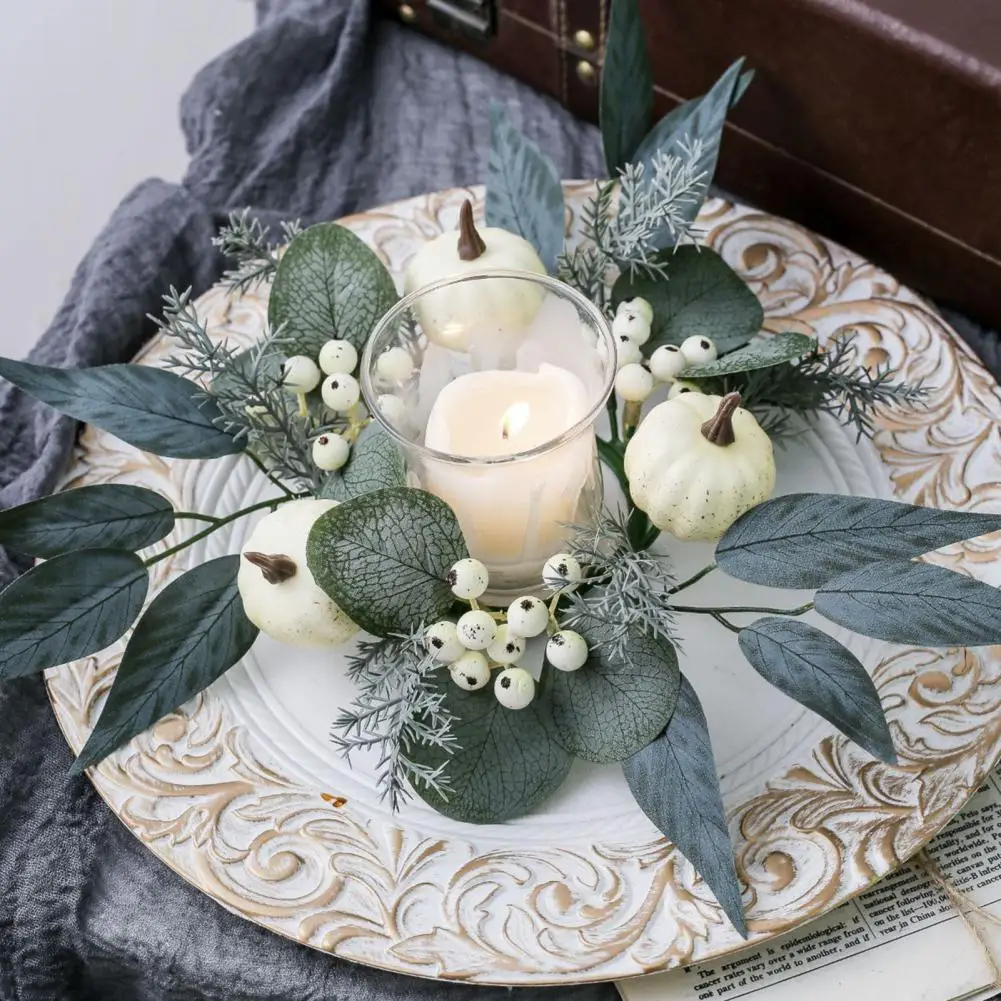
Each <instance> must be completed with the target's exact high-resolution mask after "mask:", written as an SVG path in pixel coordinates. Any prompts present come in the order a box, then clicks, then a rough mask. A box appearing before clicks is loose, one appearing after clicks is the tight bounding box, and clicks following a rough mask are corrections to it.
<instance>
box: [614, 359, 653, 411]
mask: <svg viewBox="0 0 1001 1001" xmlns="http://www.w3.org/2000/svg"><path fill="white" fill-rule="evenodd" d="M615 392H616V393H618V394H619V396H621V397H622V399H624V400H625V401H626V402H628V403H642V402H643V401H644V400H645V399H646V398H647V397H648V396H649V395H650V394H651V393H652V392H653V376H652V375H651V374H650V373H649V372H648V371H647V370H646V369H645V368H644V367H643V366H642V365H638V364H636V363H635V362H634V363H633V364H632V365H623V366H622V368H620V369H619V371H618V374H617V375H616V376H615Z"/></svg>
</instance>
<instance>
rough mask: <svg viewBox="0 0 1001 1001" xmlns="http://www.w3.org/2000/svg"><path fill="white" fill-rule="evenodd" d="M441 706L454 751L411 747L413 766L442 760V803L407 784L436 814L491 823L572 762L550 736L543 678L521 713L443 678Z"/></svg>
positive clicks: (558, 777)
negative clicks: (448, 716)
mask: <svg viewBox="0 0 1001 1001" xmlns="http://www.w3.org/2000/svg"><path fill="white" fill-rule="evenodd" d="M441 673H442V674H443V675H445V676H444V677H443V678H441V679H440V684H441V685H443V686H444V687H445V691H446V694H445V703H444V708H445V709H447V710H448V711H449V712H450V713H452V714H453V716H454V717H455V723H454V724H453V729H454V733H455V736H456V740H457V743H458V748H459V749H458V750H456V751H455V752H454V753H453V754H451V755H450V754H448V753H447V752H446V751H443V750H442V749H440V748H436V747H429V746H427V745H425V744H420V745H417V746H416V747H415V748H413V749H412V751H411V753H412V756H413V758H414V759H415V760H416V761H419V762H421V763H423V764H426V765H429V766H431V767H434V768H436V767H438V766H439V765H441V764H443V763H445V762H447V766H446V772H445V774H446V776H447V778H448V781H449V784H450V787H451V790H450V792H449V793H448V799H447V800H446V799H444V798H443V797H442V796H441V794H440V793H437V792H435V791H434V790H433V789H429V788H427V787H426V786H425V785H424V783H417V784H416V785H415V788H416V791H417V793H418V795H420V796H421V798H422V799H423V800H424V801H425V802H427V803H428V804H429V805H430V806H432V807H434V809H435V810H437V811H438V812H439V813H442V814H444V815H445V816H446V817H451V818H452V819H453V820H461V821H463V822H465V823H468V824H499V823H500V822H501V821H504V820H511V819H512V818H514V817H520V816H522V815H523V814H525V813H528V812H529V811H530V810H533V809H535V807H537V806H538V805H539V804H540V803H542V802H543V801H544V800H546V799H547V798H548V797H549V796H551V795H552V794H553V793H554V792H555V791H556V790H557V789H558V788H559V787H560V786H561V785H562V784H563V780H564V779H565V778H566V777H567V773H568V772H569V771H570V766H571V765H572V764H573V758H572V757H571V756H570V755H569V754H567V752H566V751H565V750H563V748H562V747H560V745H559V743H557V741H556V740H555V738H554V737H553V722H552V718H551V715H550V713H551V694H550V692H549V687H548V683H547V682H546V680H545V678H546V674H548V673H549V672H544V673H543V681H542V683H540V684H539V685H538V687H537V688H536V694H535V699H534V700H533V701H532V702H531V703H530V704H529V705H528V706H526V708H524V709H505V708H504V706H502V705H501V704H500V703H499V702H498V701H497V699H496V698H495V697H494V693H493V690H492V688H490V687H488V688H483V689H480V691H478V692H467V691H465V690H463V689H461V688H459V686H458V685H455V684H453V683H452V682H451V681H449V679H448V676H447V674H445V672H444V671H442V672H441Z"/></svg>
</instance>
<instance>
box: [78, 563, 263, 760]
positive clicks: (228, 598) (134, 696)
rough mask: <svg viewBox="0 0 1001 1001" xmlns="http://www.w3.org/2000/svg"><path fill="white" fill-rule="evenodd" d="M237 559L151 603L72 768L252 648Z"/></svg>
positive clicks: (105, 751)
mask: <svg viewBox="0 0 1001 1001" xmlns="http://www.w3.org/2000/svg"><path fill="white" fill-rule="evenodd" d="M239 566H240V557H239V556H222V557H220V558H219V559H215V560H210V561H209V562H208V563H203V564H202V565H201V566H198V567H195V568H194V569H193V570H189V571H188V572H187V573H185V574H183V575H182V576H181V577H178V578H177V579H176V580H174V581H172V582H171V583H170V584H168V585H167V587H165V588H164V589H163V590H162V591H161V592H160V593H159V594H158V595H157V596H156V598H154V599H153V601H152V603H151V604H150V606H149V608H147V609H146V612H145V614H144V615H143V617H142V618H141V619H140V620H139V622H138V624H137V625H136V628H135V630H134V631H133V633H132V636H131V638H130V639H129V644H128V646H127V647H126V648H125V656H124V657H123V658H122V662H121V664H120V665H119V668H118V673H117V674H116V675H115V681H114V684H113V685H112V686H111V691H110V692H109V693H108V700H107V702H106V703H105V705H104V709H103V711H102V712H101V716H100V718H99V719H98V721H97V725H96V726H95V727H94V730H93V732H92V733H91V735H90V737H89V738H88V740H87V743H86V744H85V745H84V747H83V750H82V751H81V752H80V755H79V757H78V758H77V759H76V761H75V762H74V763H73V769H72V770H73V772H75V773H79V772H81V771H83V769H85V768H88V767H90V766H91V765H94V764H96V763H97V762H99V761H101V760H102V759H103V758H105V757H107V756H108V755H109V754H110V753H111V752H112V751H114V750H115V749H116V748H119V747H121V746H122V745H123V744H125V743H127V742H128V741H129V740H131V739H132V738H133V737H134V736H135V735H136V734H137V733H142V732H143V730H145V729H147V728H148V727H149V726H150V725H152V724H153V723H155V722H156V721H157V720H159V719H161V718H162V717H164V716H165V715H167V713H169V712H172V711H173V710H174V709H176V708H177V707H178V706H180V705H183V704H184V703H185V702H187V701H188V699H190V698H192V696H194V695H197V694H198V693H199V692H200V691H202V690H203V689H205V688H207V687H208V686H209V685H210V684H212V682H213V681H215V680H216V678H218V677H219V676H220V675H221V674H223V673H224V672H225V671H226V670H227V669H228V668H230V667H232V666H233V664H235V663H236V662H237V661H238V660H239V659H240V658H241V657H242V656H243V655H244V654H245V653H246V652H247V651H248V650H249V649H250V647H251V646H252V645H253V642H254V640H255V639H256V638H257V627H256V626H255V625H253V623H252V622H251V621H250V620H249V619H248V618H247V616H246V614H245V613H244V611H243V603H242V601H241V600H240V592H239V591H238V590H237V586H236V575H237V570H238V569H239Z"/></svg>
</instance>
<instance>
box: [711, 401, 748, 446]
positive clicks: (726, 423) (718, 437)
mask: <svg viewBox="0 0 1001 1001" xmlns="http://www.w3.org/2000/svg"><path fill="white" fill-rule="evenodd" d="M739 406H740V393H727V394H726V396H724V397H723V399H722V400H720V401H719V409H718V410H717V411H716V413H715V414H714V415H713V416H712V417H710V418H709V420H707V421H706V422H705V424H703V425H702V434H703V435H704V436H705V439H706V441H711V442H712V443H713V444H714V445H720V446H724V445H732V444H733V443H734V442H735V441H736V440H737V439H736V437H735V436H734V433H733V412H734V411H735V410H736V409H737V407H739Z"/></svg>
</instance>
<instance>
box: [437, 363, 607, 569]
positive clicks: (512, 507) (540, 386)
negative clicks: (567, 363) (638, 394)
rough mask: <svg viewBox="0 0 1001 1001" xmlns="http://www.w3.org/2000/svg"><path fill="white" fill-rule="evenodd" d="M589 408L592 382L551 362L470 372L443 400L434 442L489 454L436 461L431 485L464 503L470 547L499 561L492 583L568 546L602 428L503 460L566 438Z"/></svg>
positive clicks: (462, 519) (458, 452) (457, 506)
mask: <svg viewBox="0 0 1001 1001" xmlns="http://www.w3.org/2000/svg"><path fill="white" fill-rule="evenodd" d="M587 409H588V401H587V391H586V389H585V386H584V383H583V382H582V381H581V380H580V379H579V378H578V377H577V376H576V375H574V374H573V373H572V372H569V371H567V370H566V369H565V368H561V367H560V366H557V365H551V364H549V363H546V362H543V363H542V364H541V365H539V368H538V371H537V372H519V371H485V372H469V373H467V374H466V375H462V376H459V377H458V378H457V379H455V380H454V381H453V382H450V383H449V384H448V385H447V386H445V387H444V388H443V389H442V390H441V392H440V393H439V394H438V396H437V398H436V399H435V401H434V406H433V407H432V409H431V412H430V414H429V416H428V421H427V430H426V432H425V440H424V444H425V445H426V446H427V447H428V448H430V449H434V450H435V451H438V452H446V453H448V454H449V455H453V456H458V457H463V458H466V459H469V460H475V459H480V460H488V461H483V462H473V461H470V462H467V463H461V462H459V463H450V462H442V461H435V460H429V461H428V462H427V463H426V468H425V469H424V483H423V485H424V487H425V489H427V490H429V491H430V492H431V493H433V494H436V495H437V496H439V497H441V498H442V500H444V501H445V502H446V503H447V504H448V505H449V506H450V507H451V508H452V510H453V511H454V512H455V514H456V517H457V518H458V520H459V524H460V526H461V527H462V531H463V534H464V535H465V537H466V544H467V546H468V547H469V552H470V554H471V555H472V556H475V557H476V558H477V559H480V560H482V561H483V562H484V563H486V564H487V566H488V567H490V569H491V584H492V586H497V585H500V586H501V587H503V583H504V578H505V577H509V578H510V579H512V580H514V579H517V578H518V577H519V576H521V577H524V575H525V573H526V571H527V570H530V569H531V567H533V566H536V565H537V566H538V567H539V568H540V569H541V566H542V564H543V563H544V562H545V561H546V560H547V559H548V558H549V557H550V556H552V555H553V554H554V553H556V552H558V551H559V550H560V549H561V548H562V546H563V545H564V543H565V540H566V537H567V529H566V523H568V522H573V521H575V520H577V507H578V501H579V499H580V497H581V494H582V491H583V490H584V487H585V486H586V484H587V481H588V478H589V477H590V476H591V475H592V474H593V470H594V465H595V463H594V449H595V442H594V431H593V429H592V428H590V427H589V428H588V429H587V430H586V431H584V432H583V433H581V434H578V435H576V436H575V437H573V438H572V439H571V440H570V441H568V442H565V443H564V444H562V445H559V446H557V447H554V448H553V449H551V450H547V451H545V452H543V453H542V454H540V455H536V456H531V457H529V458H525V459H518V460H513V459H512V460H511V461H509V462H499V461H497V460H501V459H503V458H504V457H506V456H515V455H517V454H519V453H523V452H527V451H530V450H532V449H535V448H538V447H539V446H541V445H545V444H546V443H547V442H550V441H552V440H553V439H555V438H559V437H560V436H561V435H562V434H564V433H565V432H567V431H569V430H570V428H572V427H573V426H574V425H575V424H577V423H578V422H579V421H580V420H582V419H583V418H584V417H585V416H586V415H587ZM489 460H494V462H490V461H489Z"/></svg>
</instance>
